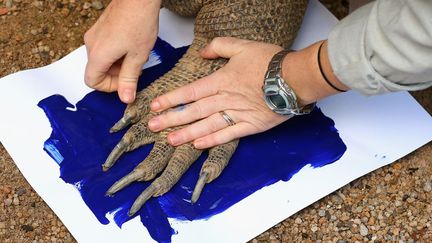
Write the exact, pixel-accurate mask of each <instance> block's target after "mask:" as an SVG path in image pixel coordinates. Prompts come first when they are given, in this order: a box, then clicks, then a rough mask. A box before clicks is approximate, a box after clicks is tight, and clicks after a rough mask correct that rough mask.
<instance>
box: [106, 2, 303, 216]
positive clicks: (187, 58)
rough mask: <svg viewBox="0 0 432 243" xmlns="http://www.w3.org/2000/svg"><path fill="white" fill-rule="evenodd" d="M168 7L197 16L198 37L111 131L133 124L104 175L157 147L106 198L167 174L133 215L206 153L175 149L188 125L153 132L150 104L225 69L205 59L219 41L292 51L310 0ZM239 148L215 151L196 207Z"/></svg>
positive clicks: (200, 182) (230, 146) (202, 175)
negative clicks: (175, 137)
mask: <svg viewBox="0 0 432 243" xmlns="http://www.w3.org/2000/svg"><path fill="white" fill-rule="evenodd" d="M163 4H164V6H165V7H167V8H168V9H171V10H173V11H174V12H177V13H179V14H181V15H185V16H195V15H196V21H195V38H194V41H193V43H192V45H191V46H190V47H189V49H188V51H187V52H186V53H185V55H184V56H183V57H182V58H181V59H180V60H179V62H178V63H177V64H176V66H175V67H174V68H173V69H172V70H171V71H169V72H167V73H166V74H165V75H164V76H162V77H161V78H159V79H158V80H156V81H154V82H153V83H152V84H151V85H149V86H148V87H147V88H146V89H144V90H142V91H141V92H139V93H138V95H137V98H136V100H135V102H134V103H132V104H130V105H128V107H127V108H126V111H125V113H124V116H123V118H121V119H120V120H119V121H118V122H117V123H116V124H115V125H114V126H113V127H112V128H111V130H110V132H117V131H119V130H121V129H124V128H125V127H127V126H129V125H130V124H133V125H132V126H131V127H130V128H129V130H128V131H127V132H126V134H125V135H124V136H123V138H122V139H121V141H120V142H119V143H118V144H117V145H116V146H115V148H114V149H113V151H112V152H111V153H110V155H109V156H108V158H107V160H106V162H105V163H104V164H103V170H104V171H107V170H108V169H109V168H111V167H112V166H113V165H114V163H115V162H116V161H117V160H118V158H119V157H120V156H121V155H122V154H123V153H125V152H128V151H132V150H134V149H136V148H138V147H140V146H143V145H145V144H149V143H154V147H153V149H152V151H151V152H150V154H149V155H148V156H147V158H146V159H145V160H144V161H142V162H141V163H140V164H139V165H138V166H137V167H136V168H135V169H134V170H133V171H132V172H130V173H129V174H128V175H126V176H125V177H123V178H122V179H120V180H119V181H117V182H116V183H114V185H113V186H112V187H111V188H110V189H109V190H108V191H107V195H113V194H114V193H116V192H117V191H119V190H121V189H122V188H124V187H126V186H127V185H129V184H130V183H132V182H134V181H149V180H152V179H153V178H155V177H156V176H157V175H158V174H159V173H160V172H162V171H163V172H162V174H161V175H160V176H159V177H158V178H156V179H155V180H154V181H153V182H152V183H151V184H150V186H149V187H147V188H146V189H145V190H144V192H143V193H142V194H141V195H140V196H139V197H138V198H137V199H136V201H135V202H134V204H133V205H132V207H131V209H130V211H129V213H128V214H129V216H132V215H134V214H135V213H136V212H137V211H138V210H139V209H140V208H141V207H142V205H143V204H144V203H145V202H146V201H147V200H148V199H149V198H151V197H157V196H160V195H162V194H164V193H166V192H167V191H169V190H170V189H171V188H172V187H173V186H174V185H175V184H176V183H177V181H178V180H179V179H180V178H181V176H182V175H183V174H184V173H185V172H186V170H188V168H189V167H190V165H191V164H192V163H193V162H194V161H195V160H196V159H197V158H198V157H199V156H200V155H201V153H202V150H199V149H196V148H194V146H193V145H192V144H191V143H187V144H184V145H180V146H178V147H173V146H171V145H170V144H169V143H168V142H167V139H166V137H167V135H168V133H170V132H172V131H174V130H178V129H180V128H182V127H183V126H179V127H174V128H169V129H166V130H164V131H161V132H158V133H153V132H151V131H150V130H149V129H148V127H147V122H148V121H149V120H150V118H151V117H153V116H155V115H157V114H156V113H154V112H151V111H150V109H149V104H150V102H151V101H152V100H153V99H154V98H156V97H157V96H159V95H162V94H164V93H166V92H168V91H170V90H173V89H175V88H178V87H180V86H183V85H185V84H188V83H191V82H193V81H195V80H197V79H199V78H202V77H204V76H207V75H209V74H211V73H213V72H214V71H216V70H217V69H219V68H220V67H222V66H223V65H224V64H225V63H226V62H227V60H226V59H222V58H220V59H215V60H206V59H203V58H201V57H200V54H199V51H200V50H201V49H202V48H203V47H204V46H205V45H206V44H207V43H209V42H210V41H211V40H212V39H213V38H215V37H219V36H232V37H237V38H242V39H249V40H256V41H263V42H267V43H273V44H277V45H280V46H283V47H284V48H288V47H289V46H290V45H291V44H292V41H293V39H294V38H295V35H296V33H297V30H298V29H299V27H300V24H301V21H302V19H303V15H304V12H305V9H306V5H307V1H306V0H166V1H163ZM221 119H222V118H221ZM237 144H238V140H235V141H232V142H229V143H226V144H223V145H219V146H215V147H213V148H211V149H210V151H209V156H208V158H207V160H206V161H205V162H204V164H203V166H202V168H201V172H200V177H199V179H198V182H197V185H196V187H195V190H194V192H193V194H192V200H191V201H192V203H195V202H196V201H197V200H198V198H199V196H200V194H201V191H202V189H203V187H204V185H205V184H206V183H209V182H211V181H213V180H214V179H216V178H217V177H218V176H219V175H220V173H221V172H222V170H223V169H224V168H225V167H226V165H227V164H228V161H229V159H230V158H231V156H232V154H233V153H234V151H235V149H236V147H237Z"/></svg>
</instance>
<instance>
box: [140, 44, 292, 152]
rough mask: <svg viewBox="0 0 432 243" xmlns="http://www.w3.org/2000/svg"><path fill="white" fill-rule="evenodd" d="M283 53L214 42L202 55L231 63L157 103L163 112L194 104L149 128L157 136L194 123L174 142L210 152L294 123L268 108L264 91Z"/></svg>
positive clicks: (274, 48) (273, 47)
mask: <svg viewBox="0 0 432 243" xmlns="http://www.w3.org/2000/svg"><path fill="white" fill-rule="evenodd" d="M281 49H282V48H281V47H280V46H277V45H272V44H266V43H260V42H254V41H247V40H240V39H236V38H230V37H224V38H216V39H214V40H213V41H212V42H211V43H210V44H209V45H208V46H207V47H206V48H205V49H203V50H202V52H201V55H202V57H204V58H208V59H215V58H219V57H223V58H228V59H230V60H229V62H228V63H227V64H226V65H225V66H224V67H223V68H221V69H219V70H218V71H216V72H214V73H213V74H211V75H209V76H207V77H204V78H202V79H199V80H197V81H195V82H193V83H191V84H189V85H186V86H183V87H181V88H179V89H177V90H174V91H172V92H169V93H167V94H165V95H162V96H160V97H157V98H156V99H155V100H153V102H152V103H151V105H150V107H151V109H152V110H153V111H157V112H161V111H164V110H167V109H169V108H172V107H175V106H178V105H180V104H187V103H189V104H188V105H186V106H184V107H182V108H181V109H180V108H177V109H172V110H170V111H168V112H165V113H163V114H161V115H159V116H156V117H154V118H152V119H151V120H150V121H149V123H148V125H149V128H150V129H151V130H152V131H154V132H157V131H161V130H163V129H165V128H167V127H173V126H178V125H182V124H188V123H192V122H193V123H192V124H191V125H189V126H187V127H185V128H183V129H180V130H177V131H175V132H173V133H171V134H169V135H168V137H167V139H168V142H169V143H171V144H172V145H180V144H183V143H186V142H190V141H194V142H193V144H194V146H195V147H196V148H199V149H204V148H209V147H213V146H216V145H219V144H223V143H226V142H229V141H231V140H234V139H236V138H240V137H243V136H247V135H250V134H255V133H259V132H263V131H265V130H268V129H270V128H272V127H274V126H276V125H278V124H280V123H282V122H283V121H285V120H287V119H288V118H287V117H286V116H282V115H278V114H276V113H274V112H273V111H271V110H270V109H269V108H268V107H267V105H266V104H265V102H264V99H263V91H262V85H263V79H264V75H265V73H266V71H267V67H268V64H269V62H270V60H271V58H272V57H273V55H274V54H276V53H277V52H278V51H280V50H281ZM220 111H224V112H225V113H226V114H228V115H229V116H230V117H231V118H232V119H233V120H234V122H235V125H233V126H228V124H227V122H226V121H225V120H224V119H223V117H222V116H221V114H219V112H220Z"/></svg>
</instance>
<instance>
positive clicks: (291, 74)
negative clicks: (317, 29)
mask: <svg viewBox="0 0 432 243" xmlns="http://www.w3.org/2000/svg"><path fill="white" fill-rule="evenodd" d="M321 44H322V42H317V43H315V44H312V45H311V46H309V47H306V48H304V49H302V50H299V51H297V52H291V53H289V54H288V55H287V56H286V57H285V59H284V61H283V63H282V77H283V79H284V80H285V81H286V82H287V83H288V85H289V86H290V87H291V88H292V89H293V91H294V92H295V94H296V96H297V100H298V103H299V104H300V105H307V104H310V103H313V102H316V101H318V100H320V99H323V98H325V97H327V96H330V95H334V94H337V93H339V91H337V90H335V89H334V88H333V87H331V86H330V85H329V84H328V83H327V82H326V80H325V77H326V78H327V79H328V81H329V82H331V84H333V85H334V86H335V87H338V88H339V89H342V90H348V89H349V88H348V87H347V86H345V85H344V84H343V83H341V82H340V81H339V80H338V79H337V77H336V76H335V75H334V73H333V70H332V68H331V65H330V61H329V59H328V55H327V43H324V45H323V46H322V48H321V53H320V54H321V55H320V60H321V67H322V74H321V71H320V69H319V65H318V59H317V54H318V49H319V46H320V45H321ZM323 75H325V77H324V76H323Z"/></svg>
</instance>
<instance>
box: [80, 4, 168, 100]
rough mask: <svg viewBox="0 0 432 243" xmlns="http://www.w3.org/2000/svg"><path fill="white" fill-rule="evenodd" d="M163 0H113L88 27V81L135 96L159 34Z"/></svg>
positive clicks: (93, 85) (129, 97)
mask: <svg viewBox="0 0 432 243" xmlns="http://www.w3.org/2000/svg"><path fill="white" fill-rule="evenodd" d="M160 6H161V0H128V1H122V0H113V1H111V3H110V4H109V5H108V7H107V9H106V10H105V11H104V13H103V14H102V15H101V17H100V18H99V19H98V21H97V22H96V23H95V24H94V25H93V26H92V27H91V28H90V29H89V30H88V31H87V33H86V34H85V36H84V42H85V45H86V48H87V57H88V62H87V66H86V70H85V76H84V80H85V83H86V84H87V85H88V86H89V87H91V88H94V89H97V90H100V91H105V92H113V91H116V90H117V92H118V93H119V96H120V99H121V100H122V101H123V102H125V103H131V102H133V101H134V99H135V94H136V87H137V80H138V77H139V75H140V73H141V70H142V66H143V65H144V63H145V62H146V61H147V59H148V56H149V53H150V51H151V49H152V48H153V46H154V43H155V41H156V38H157V32H158V24H159V9H160Z"/></svg>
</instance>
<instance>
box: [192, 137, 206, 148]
mask: <svg viewBox="0 0 432 243" xmlns="http://www.w3.org/2000/svg"><path fill="white" fill-rule="evenodd" d="M193 146H194V147H195V148H197V149H201V148H203V147H204V141H203V140H202V139H197V140H195V141H194V142H193Z"/></svg>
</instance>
